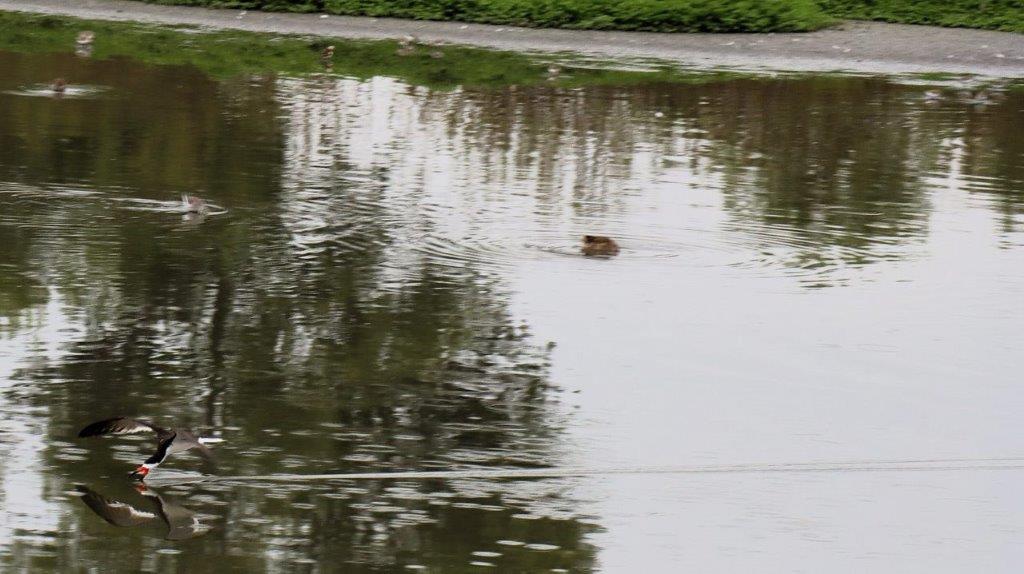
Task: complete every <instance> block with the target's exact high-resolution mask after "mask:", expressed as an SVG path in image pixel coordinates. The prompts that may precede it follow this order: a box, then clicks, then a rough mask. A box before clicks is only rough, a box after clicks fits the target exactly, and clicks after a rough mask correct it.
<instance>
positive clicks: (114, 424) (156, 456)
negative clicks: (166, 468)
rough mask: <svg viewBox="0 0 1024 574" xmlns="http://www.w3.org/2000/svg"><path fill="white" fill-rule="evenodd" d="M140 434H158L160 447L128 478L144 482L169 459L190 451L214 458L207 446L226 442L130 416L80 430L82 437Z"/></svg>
mask: <svg viewBox="0 0 1024 574" xmlns="http://www.w3.org/2000/svg"><path fill="white" fill-rule="evenodd" d="M140 432H153V433H156V439H157V447H156V452H155V453H153V456H151V457H149V458H147V459H146V461H145V462H143V463H142V464H141V465H139V467H138V468H136V469H135V470H134V471H133V472H132V473H131V474H130V475H129V476H131V477H132V478H134V479H136V480H145V479H146V475H147V474H149V471H151V470H153V469H154V468H156V467H157V466H160V464H161V463H162V462H163V461H165V460H167V457H168V456H170V455H172V454H175V453H178V452H184V451H186V450H190V449H193V448H194V449H198V450H199V453H200V454H202V455H203V456H205V457H211V456H212V453H211V452H210V449H208V448H206V445H207V444H212V443H218V442H223V439H220V438H212V437H201V436H197V435H196V434H194V433H193V432H192V431H190V430H187V429H181V428H163V427H158V426H156V425H154V424H152V423H150V422H147V421H141V420H136V419H130V418H128V417H116V418H112V419H107V420H103V421H99V422H95V423H92V424H91V425H89V426H87V427H85V428H84V429H82V430H81V431H79V433H78V436H79V437H90V436H103V435H108V434H133V433H140Z"/></svg>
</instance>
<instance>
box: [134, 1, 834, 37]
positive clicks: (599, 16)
mask: <svg viewBox="0 0 1024 574" xmlns="http://www.w3.org/2000/svg"><path fill="white" fill-rule="evenodd" d="M145 1H148V2H151V3H155V4H178V5H189V6H196V5H202V6H211V7H224V8H247V9H255V10H276V11H290V12H314V11H324V12H328V13H331V14H345V15H353V16H379V17H394V18H411V19H415V20H458V21H463V22H481V23H486V24H511V25H516V26H531V27H537V28H578V29H588V30H647V31H655V32H798V31H806V30H814V29H817V28H821V27H823V26H825V25H827V24H829V23H830V22H831V19H830V18H829V17H827V16H826V15H825V14H824V13H823V12H822V10H821V9H820V8H819V7H818V6H817V4H816V3H815V0H145Z"/></svg>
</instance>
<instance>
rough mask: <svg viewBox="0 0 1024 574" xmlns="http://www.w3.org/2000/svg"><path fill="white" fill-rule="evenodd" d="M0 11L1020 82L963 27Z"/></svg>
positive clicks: (141, 8)
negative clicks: (617, 25) (608, 26)
mask: <svg viewBox="0 0 1024 574" xmlns="http://www.w3.org/2000/svg"><path fill="white" fill-rule="evenodd" d="M0 10H3V11H9V12H27V13H34V14H48V15H54V16H69V17H74V18H83V19H92V20H109V21H129V22H141V23H148V24H162V25H172V26H182V25H185V26H201V27H209V28H216V29H224V30H245V31H250V32H266V33H276V34H298V35H307V36H325V37H335V38H349V39H370V40H383V39H396V38H401V37H402V36H406V35H414V36H416V37H418V38H419V39H420V40H421V41H423V42H428V43H431V42H446V43H450V44H458V45H465V46H474V47H480V48H490V49H496V50H508V51H518V52H533V53H575V54H580V55H584V56H588V57H595V58H608V59H621V58H628V59H652V60H661V61H666V62H671V63H674V64H676V65H680V66H685V67H691V68H698V69H734V70H743V71H792V72H851V73H865V74H902V73H954V74H975V75H980V76H991V77H1001V78H1024V35H1021V34H1015V33H1012V32H993V31H988V30H972V29H962V28H939V27H932V26H910V25H904V24H886V23H881V22H853V21H850V22H844V23H843V24H842V25H840V26H837V27H834V28H829V29H825V30H819V31H816V32H802V33H768V34H752V33H743V34H664V33H655V32H609V31H587V30H560V29H536V28H517V27H513V26H493V25H487V24H469V23H461V22H433V21H420V20H398V19H389V18H369V17H352V16H324V15H321V14H289V13H279V12H245V11H240V10H226V9H211V8H195V7H184V6H163V5H157V4H144V3H139V2H130V1H126V0H80V1H78V2H75V3H74V4H70V3H68V2H67V1H66V0H0Z"/></svg>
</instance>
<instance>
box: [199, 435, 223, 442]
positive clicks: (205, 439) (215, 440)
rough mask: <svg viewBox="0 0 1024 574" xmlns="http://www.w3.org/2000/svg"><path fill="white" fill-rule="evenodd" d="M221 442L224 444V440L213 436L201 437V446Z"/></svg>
mask: <svg viewBox="0 0 1024 574" xmlns="http://www.w3.org/2000/svg"><path fill="white" fill-rule="evenodd" d="M219 442H224V439H222V438H216V437H212V436H202V437H199V444H217V443H219Z"/></svg>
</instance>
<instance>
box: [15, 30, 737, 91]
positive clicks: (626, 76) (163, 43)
mask: <svg viewBox="0 0 1024 574" xmlns="http://www.w3.org/2000/svg"><path fill="white" fill-rule="evenodd" d="M83 29H88V30H92V31H93V32H95V33H96V38H97V41H96V45H95V51H94V52H93V54H92V57H93V58H96V59H107V58H120V57H130V58H132V59H135V60H138V61H141V62H146V63H149V64H156V65H174V66H192V67H195V68H197V69H199V70H202V71H203V72H204V73H206V74H208V75H210V76H212V77H217V78H231V77H238V76H243V75H246V74H265V73H283V74H288V75H307V74H335V75H343V76H348V77H355V78H370V77H373V76H390V77H394V78H399V79H401V80H403V81H404V82H406V83H409V84H413V85H420V86H429V87H431V88H434V89H447V88H453V87H456V86H468V87H489V86H494V87H499V86H507V85H512V84H514V85H519V86H530V85H551V86H560V87H574V86H594V85H616V86H621V85H628V84H636V83H648V82H666V83H685V84H693V83H703V82H711V81H716V80H719V79H722V78H724V77H731V76H737V75H739V74H736V73H725V72H722V73H699V74H694V73H686V72H684V71H680V70H678V69H673V68H668V67H666V68H662V69H655V70H650V71H626V70H618V69H607V68H600V67H596V66H594V63H593V62H589V64H588V66H587V67H585V68H574V67H572V65H571V63H568V62H560V63H561V64H562V65H563V66H565V69H564V70H563V71H562V72H561V73H559V74H558V75H557V77H554V78H552V77H551V76H550V74H549V72H548V66H549V65H550V63H551V62H550V61H540V60H538V59H536V58H533V57H530V56H527V55H524V54H519V53H515V52H496V51H491V50H482V49H478V48H463V47H452V46H445V47H440V48H438V47H429V46H419V47H416V48H415V49H414V50H413V51H412V52H411V53H400V52H399V50H398V47H399V46H398V44H397V43H396V42H394V41H358V40H344V39H340V38H318V39H310V38H304V37H295V36H278V35H272V34H260V33H253V32H238V31H225V32H208V31H204V32H201V33H197V32H199V31H198V30H194V29H186V30H182V29H178V30H176V29H173V28H168V27H160V26H148V25H143V24H131V23H120V22H103V21H95V20H79V19H74V18H60V17H54V16H41V15H31V14H22V13H17V12H0V50H6V51H11V52H36V53H38V52H43V53H67V54H69V55H70V54H71V53H72V52H73V50H74V47H75V37H76V35H77V34H78V32H79V31H81V30H83ZM329 44H331V45H335V47H336V50H335V52H334V56H333V57H332V58H331V61H330V64H331V65H330V67H329V68H328V67H325V62H324V60H323V59H322V58H321V50H322V49H323V48H324V47H325V46H327V45H329ZM438 51H440V55H441V57H436V56H438V53H437V52H438ZM48 80H50V78H47V77H40V81H48Z"/></svg>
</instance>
